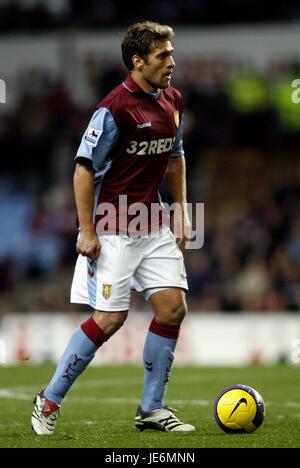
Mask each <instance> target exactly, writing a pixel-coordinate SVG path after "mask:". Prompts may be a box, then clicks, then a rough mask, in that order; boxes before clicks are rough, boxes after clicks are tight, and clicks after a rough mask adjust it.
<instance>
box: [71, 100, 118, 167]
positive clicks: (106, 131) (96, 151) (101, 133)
mask: <svg viewBox="0 0 300 468" xmlns="http://www.w3.org/2000/svg"><path fill="white" fill-rule="evenodd" d="M117 139H118V129H117V126H116V123H115V121H114V118H113V116H112V114H111V112H110V111H109V110H108V109H107V108H105V107H100V109H97V110H96V112H95V113H94V115H93V116H92V118H91V120H90V122H89V125H88V127H87V129H86V131H85V132H84V134H83V136H82V139H81V143H80V145H79V148H78V151H77V154H76V156H75V161H76V159H78V160H79V159H81V158H87V159H88V160H89V161H90V162H91V163H92V166H93V169H94V171H95V172H98V171H99V169H100V167H101V166H102V165H103V164H104V162H105V160H106V158H107V155H108V153H109V151H110V150H111V149H112V148H113V147H114V146H115V144H116V142H117Z"/></svg>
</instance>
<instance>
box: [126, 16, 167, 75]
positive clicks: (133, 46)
mask: <svg viewBox="0 0 300 468" xmlns="http://www.w3.org/2000/svg"><path fill="white" fill-rule="evenodd" d="M173 36H174V31H173V29H172V28H171V27H170V26H167V25H163V24H159V23H154V22H153V21H143V22H142V23H135V24H133V25H132V26H130V28H128V30H127V32H126V34H125V36H124V39H123V42H122V46H121V48H122V57H123V62H124V63H125V66H126V68H127V69H128V70H132V69H133V63H132V57H133V56H134V55H138V56H139V57H141V58H143V59H146V58H147V55H148V54H149V53H150V52H151V46H152V44H153V43H154V44H157V43H160V42H165V41H170V40H171V38H172V37H173Z"/></svg>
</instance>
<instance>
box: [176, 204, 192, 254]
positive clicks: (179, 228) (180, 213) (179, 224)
mask: <svg viewBox="0 0 300 468" xmlns="http://www.w3.org/2000/svg"><path fill="white" fill-rule="evenodd" d="M172 224H173V226H172V230H173V233H174V236H175V237H176V242H177V244H178V245H179V246H180V247H183V248H185V246H186V243H187V242H188V241H190V240H191V223H190V220H189V216H188V213H187V211H186V209H184V208H182V207H178V208H177V209H175V212H174V216H173V223H172Z"/></svg>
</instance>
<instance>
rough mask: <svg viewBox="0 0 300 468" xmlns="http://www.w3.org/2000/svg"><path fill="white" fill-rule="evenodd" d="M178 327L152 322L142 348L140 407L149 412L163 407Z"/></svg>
mask: <svg viewBox="0 0 300 468" xmlns="http://www.w3.org/2000/svg"><path fill="white" fill-rule="evenodd" d="M179 328H180V326H179V325H172V324H165V323H160V322H157V321H156V320H155V319H153V320H152V322H151V325H150V328H149V331H148V334H147V338H146V342H145V347H144V355H143V359H144V387H143V396H142V402H141V407H142V409H143V410H144V411H151V410H154V409H158V408H162V407H163V406H164V403H163V397H164V394H165V391H166V388H167V383H168V381H169V377H170V372H171V368H172V364H173V361H174V350H175V346H176V342H177V338H178V335H179Z"/></svg>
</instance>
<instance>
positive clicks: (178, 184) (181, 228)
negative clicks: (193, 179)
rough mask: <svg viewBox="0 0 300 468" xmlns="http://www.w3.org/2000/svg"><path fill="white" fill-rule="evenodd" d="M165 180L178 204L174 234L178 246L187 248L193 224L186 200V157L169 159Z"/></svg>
mask: <svg viewBox="0 0 300 468" xmlns="http://www.w3.org/2000/svg"><path fill="white" fill-rule="evenodd" d="M165 179H166V182H167V186H168V189H169V191H170V194H171V196H172V198H173V201H174V202H176V203H177V204H178V208H177V209H176V210H175V213H174V226H173V230H174V233H175V234H176V233H178V234H179V235H178V241H177V242H178V244H179V245H183V247H184V246H185V244H186V242H187V241H188V240H189V239H190V230H191V224H190V220H189V216H188V211H187V200H186V168H185V158H184V155H181V156H178V157H172V156H171V157H169V160H168V166H167V169H166V173H165Z"/></svg>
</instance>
